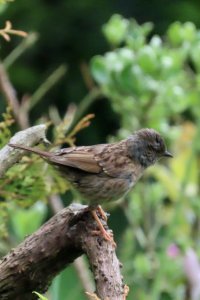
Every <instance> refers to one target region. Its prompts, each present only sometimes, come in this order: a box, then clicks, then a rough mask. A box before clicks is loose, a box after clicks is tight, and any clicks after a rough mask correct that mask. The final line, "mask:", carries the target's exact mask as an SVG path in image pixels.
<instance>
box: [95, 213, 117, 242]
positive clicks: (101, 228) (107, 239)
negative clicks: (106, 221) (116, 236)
mask: <svg viewBox="0 0 200 300" xmlns="http://www.w3.org/2000/svg"><path fill="white" fill-rule="evenodd" d="M91 214H92V216H93V218H94V219H95V221H96V222H97V224H98V227H99V231H100V233H101V234H102V236H103V237H104V239H105V240H106V241H109V242H111V243H112V244H113V246H114V247H116V243H115V241H114V240H113V237H112V236H111V235H110V234H109V233H108V232H107V231H106V230H105V228H104V227H103V225H102V223H101V221H100V219H99V217H98V216H97V213H96V210H94V209H92V210H91ZM93 233H95V234H99V232H98V231H94V232H93Z"/></svg>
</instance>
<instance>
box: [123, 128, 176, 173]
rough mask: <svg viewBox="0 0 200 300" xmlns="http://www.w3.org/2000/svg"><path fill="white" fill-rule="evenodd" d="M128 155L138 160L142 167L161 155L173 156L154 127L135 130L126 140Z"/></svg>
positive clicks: (153, 161) (151, 163) (152, 162)
mask: <svg viewBox="0 0 200 300" xmlns="http://www.w3.org/2000/svg"><path fill="white" fill-rule="evenodd" d="M127 146H128V155H129V156H130V158H131V159H133V160H134V161H136V162H139V163H140V164H141V165H142V166H143V167H144V168H147V167H148V166H150V165H153V164H154V163H155V162H156V161H157V160H159V159H160V158H162V157H173V156H172V154H171V153H170V152H168V151H167V149H166V146H165V142H164V140H163V138H162V137H161V136H160V134H159V133H158V132H156V131H155V130H154V129H149V128H145V129H141V130H138V131H136V132H135V133H134V134H133V135H131V136H130V137H129V138H128V140H127Z"/></svg>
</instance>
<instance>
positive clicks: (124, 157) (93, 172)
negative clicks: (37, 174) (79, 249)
mask: <svg viewBox="0 0 200 300" xmlns="http://www.w3.org/2000/svg"><path fill="white" fill-rule="evenodd" d="M9 146H11V147H14V148H18V149H23V150H27V151H31V152H34V153H36V154H38V155H40V156H41V157H42V158H44V159H45V160H47V162H48V163H50V164H53V165H54V166H56V167H57V168H58V169H59V170H60V171H62V173H63V174H64V175H65V176H66V178H67V180H68V181H69V182H70V183H72V185H73V186H74V187H75V188H76V189H77V190H78V191H79V192H80V193H81V194H82V196H84V198H85V199H86V200H87V202H89V206H90V208H91V211H92V214H93V216H94V218H95V219H96V221H97V222H98V224H99V227H100V230H101V231H102V232H103V235H104V237H105V238H106V239H109V240H110V239H111V238H110V236H109V235H108V233H107V232H106V231H105V229H104V227H103V226H102V224H101V222H100V220H99V219H98V216H97V215H96V212H95V210H96V208H98V210H99V211H101V208H100V207H99V205H100V204H102V203H105V202H109V201H113V200H117V199H119V198H121V197H123V196H124V195H125V194H126V193H127V192H128V191H129V190H130V189H131V188H132V187H133V186H134V185H135V183H136V182H137V180H138V179H139V178H140V177H141V175H142V174H143V171H144V170H145V169H146V168H147V167H149V166H151V165H153V164H154V163H155V162H156V161H157V160H159V159H160V158H161V157H165V156H166V157H172V155H171V154H170V153H169V152H168V151H167V150H166V146H165V143H164V141H163V139H162V137H161V136H160V134H159V133H157V132H156V131H155V130H153V129H148V128H147V129H141V130H138V131H136V132H135V133H134V134H132V135H130V136H129V137H128V138H127V139H125V140H122V141H120V142H116V143H112V144H99V145H94V146H81V147H71V148H64V149H61V150H59V151H56V152H46V151H42V150H39V149H34V148H30V147H27V146H23V145H16V144H9Z"/></svg>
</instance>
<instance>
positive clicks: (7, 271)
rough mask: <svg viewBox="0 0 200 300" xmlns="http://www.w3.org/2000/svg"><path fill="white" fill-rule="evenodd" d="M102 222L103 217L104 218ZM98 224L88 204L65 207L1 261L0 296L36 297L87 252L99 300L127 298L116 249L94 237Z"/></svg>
mask: <svg viewBox="0 0 200 300" xmlns="http://www.w3.org/2000/svg"><path fill="white" fill-rule="evenodd" d="M102 222H103V220H102ZM94 230H97V227H96V223H95V221H94V219H93V218H92V215H91V213H90V212H89V211H88V210H87V207H85V206H83V205H71V206H69V207H68V208H65V209H63V210H62V211H60V212H59V213H58V214H56V215H55V216H54V217H52V218H51V219H50V220H49V221H48V222H47V223H45V224H44V225H43V226H42V227H41V228H40V229H39V230H38V231H37V232H35V233H34V234H32V235H30V236H29V237H27V238H26V239H25V241H24V242H22V243H21V244H20V245H19V246H18V247H16V248H15V249H13V250H11V251H10V253H8V254H7V255H6V256H5V257H4V258H3V259H2V260H1V261H0V299H1V300H10V299H16V300H20V299H23V300H24V299H25V300H32V299H37V296H36V295H34V294H32V292H33V291H38V292H41V293H44V292H45V291H46V290H47V289H48V287H49V285H50V283H51V281H52V279H53V278H54V277H55V276H56V275H57V274H58V273H59V272H60V271H61V270H63V269H64V268H65V267H67V266H68V265H69V264H70V263H71V262H73V261H74V259H75V258H77V257H79V256H80V255H82V254H84V253H85V254H86V255H87V257H88V259H89V263H90V266H91V269H92V272H93V274H94V278H95V283H96V294H97V296H98V297H99V298H100V299H109V300H123V299H125V292H124V284H123V279H122V276H121V274H120V263H119V261H118V259H117V257H116V253H115V249H114V247H113V245H112V244H111V243H110V242H107V241H105V240H104V239H103V238H102V237H101V236H95V235H93V234H92V231H94ZM89 292H91V291H89Z"/></svg>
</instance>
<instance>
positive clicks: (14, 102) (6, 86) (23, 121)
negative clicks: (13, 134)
mask: <svg viewBox="0 0 200 300" xmlns="http://www.w3.org/2000/svg"><path fill="white" fill-rule="evenodd" d="M0 90H1V91H2V93H3V95H4V97H5V99H6V101H7V103H8V105H9V106H10V107H11V108H12V110H13V114H14V116H15V119H16V121H17V123H18V124H19V126H20V128H22V129H25V128H27V127H28V126H29V122H28V118H27V114H25V113H23V114H22V112H21V107H20V103H19V100H18V99H17V95H16V91H15V89H14V87H13V86H12V84H11V82H10V80H9V77H8V74H7V72H6V70H5V68H4V66H3V64H2V63H0Z"/></svg>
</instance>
